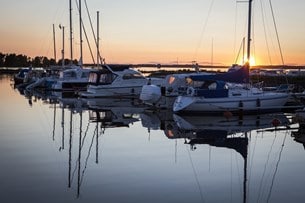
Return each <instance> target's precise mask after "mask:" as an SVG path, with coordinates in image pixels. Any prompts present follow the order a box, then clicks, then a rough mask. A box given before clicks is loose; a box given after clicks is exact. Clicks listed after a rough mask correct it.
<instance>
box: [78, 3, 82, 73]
mask: <svg viewBox="0 0 305 203" xmlns="http://www.w3.org/2000/svg"><path fill="white" fill-rule="evenodd" d="M78 9H79V41H80V66H81V68H82V67H83V29H82V7H81V0H79V8H78Z"/></svg>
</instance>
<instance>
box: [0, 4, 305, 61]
mask: <svg viewBox="0 0 305 203" xmlns="http://www.w3.org/2000/svg"><path fill="white" fill-rule="evenodd" d="M72 2H73V31H74V34H73V35H74V43H73V44H74V49H73V50H74V58H79V56H80V55H79V34H78V33H79V15H78V12H77V9H76V1H75V0H73V1H72ZM0 3H1V7H0V25H1V28H0V36H1V38H0V48H1V49H0V52H3V53H18V54H26V55H28V56H30V57H34V56H47V57H50V58H51V57H53V35H52V24H55V25H56V38H57V40H56V42H57V58H60V50H61V46H62V45H61V43H62V42H61V37H62V35H61V30H60V29H59V27H58V25H59V24H62V25H64V26H65V27H66V32H65V41H66V45H65V46H66V54H65V56H66V58H69V53H70V52H69V50H68V46H69V42H68V40H69V31H68V30H69V29H68V27H69V1H68V0H25V1H20V0H18V1H17V0H0ZM87 3H88V7H89V10H90V13H91V18H92V21H93V26H94V29H95V28H96V11H100V13H101V14H100V18H101V19H100V32H101V33H100V36H101V52H102V55H103V57H105V58H106V62H107V63H190V62H191V61H197V62H199V63H200V64H203V65H204V64H210V63H212V62H213V64H214V65H216V64H222V65H229V64H232V63H234V62H235V58H236V56H237V53H238V50H239V47H240V44H241V42H242V38H243V37H244V36H245V35H246V24H247V19H246V17H247V4H246V3H237V2H236V0H87ZM272 5H273V10H274V14H275V21H276V25H277V29H278V34H279V39H280V44H281V48H282V53H283V58H284V63H285V64H286V65H305V12H304V11H305V1H304V0H289V1H288V0H272ZM253 6H254V9H253V11H254V17H253V19H254V20H253V21H254V23H253V25H254V26H253V28H254V29H253V30H254V31H253V43H252V47H253V49H252V55H254V57H255V60H256V64H266V65H276V64H282V61H281V57H280V51H279V48H278V44H277V38H276V34H275V29H274V26H273V21H272V16H271V9H270V6H269V0H254V1H253ZM82 8H83V10H82V16H83V19H84V23H85V26H86V29H87V32H88V35H89V37H90V39H91V44H92V48H93V50H94V56H95V55H96V54H95V53H96V51H95V48H94V47H93V40H92V39H93V37H92V34H91V31H90V25H89V23H88V16H87V13H86V10H85V4H84V3H83V4H82ZM262 16H264V18H262ZM264 27H265V28H264ZM267 44H268V46H267ZM212 56H213V57H212ZM84 62H87V63H91V62H92V60H91V57H90V55H89V51H88V46H87V43H86V42H85V41H84ZM237 62H240V60H238V61H237Z"/></svg>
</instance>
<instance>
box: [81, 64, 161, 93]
mask: <svg viewBox="0 0 305 203" xmlns="http://www.w3.org/2000/svg"><path fill="white" fill-rule="evenodd" d="M161 82H162V79H160V78H147V77H145V76H144V75H143V74H142V73H140V72H139V71H137V70H135V69H133V68H132V67H130V66H129V65H102V68H101V69H98V70H92V71H91V72H90V76H89V85H88V88H87V91H86V92H82V93H81V94H80V95H81V97H87V98H98V97H132V98H138V97H139V95H140V92H141V89H142V86H144V85H146V84H154V85H160V84H161Z"/></svg>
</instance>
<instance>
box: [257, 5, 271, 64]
mask: <svg viewBox="0 0 305 203" xmlns="http://www.w3.org/2000/svg"><path fill="white" fill-rule="evenodd" d="M260 5H261V11H262V21H263V28H264V34H265V43H266V46H267V52H268V58H269V63H270V64H271V65H272V59H271V55H270V48H269V43H268V40H267V31H266V30H267V29H266V22H265V10H264V7H263V2H262V0H260Z"/></svg>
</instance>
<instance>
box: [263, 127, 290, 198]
mask: <svg viewBox="0 0 305 203" xmlns="http://www.w3.org/2000/svg"><path fill="white" fill-rule="evenodd" d="M287 134H288V131H286V133H285V137H284V139H283V143H282V146H281V150H280V153H279V158H278V160H277V163H276V166H275V171H274V174H273V176H272V181H271V186H270V190H269V193H268V198H267V202H269V200H270V197H271V193H272V189H273V185H274V180H275V176H276V173H277V171H278V167H279V164H280V161H281V157H282V152H283V149H284V144H285V141H286V137H287Z"/></svg>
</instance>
